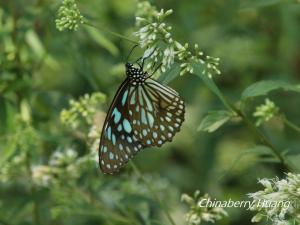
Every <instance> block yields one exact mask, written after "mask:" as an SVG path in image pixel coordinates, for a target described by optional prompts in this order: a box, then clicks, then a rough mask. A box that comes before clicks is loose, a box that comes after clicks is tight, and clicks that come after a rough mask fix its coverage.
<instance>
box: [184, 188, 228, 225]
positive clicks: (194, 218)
mask: <svg viewBox="0 0 300 225" xmlns="http://www.w3.org/2000/svg"><path fill="white" fill-rule="evenodd" d="M209 199H210V197H209V195H208V194H205V195H203V196H200V191H198V190H197V191H196V192H195V194H194V197H193V198H192V197H190V196H189V195H187V194H183V195H182V196H181V201H182V202H185V203H187V204H188V205H189V208H190V211H189V212H188V213H187V214H186V215H185V219H186V222H187V223H188V224H189V225H199V224H201V223H202V222H211V223H215V222H216V221H217V220H220V219H222V218H223V217H224V216H227V212H226V211H225V210H224V209H223V208H220V207H211V208H207V207H203V206H201V201H203V200H209Z"/></svg>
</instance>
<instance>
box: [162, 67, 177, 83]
mask: <svg viewBox="0 0 300 225" xmlns="http://www.w3.org/2000/svg"><path fill="white" fill-rule="evenodd" d="M179 73H180V65H179V64H178V63H174V64H173V65H172V67H171V68H170V69H168V70H167V71H166V72H165V73H163V74H161V75H160V76H159V78H158V81H159V82H160V83H163V84H167V83H169V82H171V81H172V80H174V79H175V78H176V77H177V76H178V75H179Z"/></svg>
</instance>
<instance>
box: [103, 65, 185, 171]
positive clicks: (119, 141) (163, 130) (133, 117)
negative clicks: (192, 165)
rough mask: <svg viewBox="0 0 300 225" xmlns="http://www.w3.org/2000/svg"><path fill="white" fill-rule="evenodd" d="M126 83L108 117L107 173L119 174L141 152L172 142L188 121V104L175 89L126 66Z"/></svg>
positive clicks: (105, 139) (105, 140)
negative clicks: (186, 109)
mask: <svg viewBox="0 0 300 225" xmlns="http://www.w3.org/2000/svg"><path fill="white" fill-rule="evenodd" d="M125 67H126V75H127V77H126V79H125V81H124V82H123V83H122V85H121V86H120V88H119V89H118V91H117V93H116V95H115V97H114V100H113V102H112V104H111V106H110V109H109V111H108V113H107V116H106V119H105V122H104V125H103V129H102V134H101V139H100V146H99V164H100V168H101V170H102V171H103V172H104V173H109V174H113V173H115V172H118V171H119V169H120V168H121V167H123V166H124V165H125V164H126V163H127V162H128V160H129V159H130V158H132V157H133V156H134V155H135V154H136V153H137V152H139V151H140V150H141V149H143V148H146V147H150V146H161V145H162V144H163V143H165V142H166V141H171V140H172V138H173V136H174V135H175V133H177V132H178V131H179V130H180V126H181V124H182V122H183V120H184V112H185V110H184V102H183V100H182V99H181V98H180V96H179V95H178V93H177V92H176V91H174V90H173V89H171V88H169V87H167V86H164V85H162V84H160V83H158V82H157V81H155V80H153V79H151V78H150V77H151V75H149V74H148V72H146V71H143V67H142V66H140V68H138V67H134V66H133V64H131V63H126V65H125Z"/></svg>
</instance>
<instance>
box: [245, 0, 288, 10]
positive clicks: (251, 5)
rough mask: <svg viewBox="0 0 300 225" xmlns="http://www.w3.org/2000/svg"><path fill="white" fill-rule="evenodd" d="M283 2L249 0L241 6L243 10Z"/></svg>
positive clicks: (279, 0)
mask: <svg viewBox="0 0 300 225" xmlns="http://www.w3.org/2000/svg"><path fill="white" fill-rule="evenodd" d="M282 2H283V0H248V1H246V2H244V3H242V5H241V9H251V8H260V7H266V6H271V5H275V4H279V3H282Z"/></svg>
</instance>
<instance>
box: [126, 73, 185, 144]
mask: <svg viewBox="0 0 300 225" xmlns="http://www.w3.org/2000/svg"><path fill="white" fill-rule="evenodd" d="M128 101H129V106H128V109H129V112H130V115H129V117H130V118H131V121H132V126H133V130H134V135H135V136H136V137H137V138H138V139H139V140H140V142H141V143H142V144H143V145H145V146H161V145H162V144H163V143H165V142H166V141H171V140H172V138H173V136H174V135H175V133H176V132H178V131H179V130H180V126H181V124H182V122H183V120H184V110H185V109H184V102H183V100H182V99H181V98H180V96H179V95H178V93H177V92H176V91H174V90H173V89H171V88H169V87H166V86H164V85H161V84H160V83H158V82H156V81H155V80H152V79H150V78H149V79H147V80H146V81H145V82H144V83H143V84H142V85H139V86H138V87H137V90H136V91H135V92H130V94H129V98H128Z"/></svg>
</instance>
